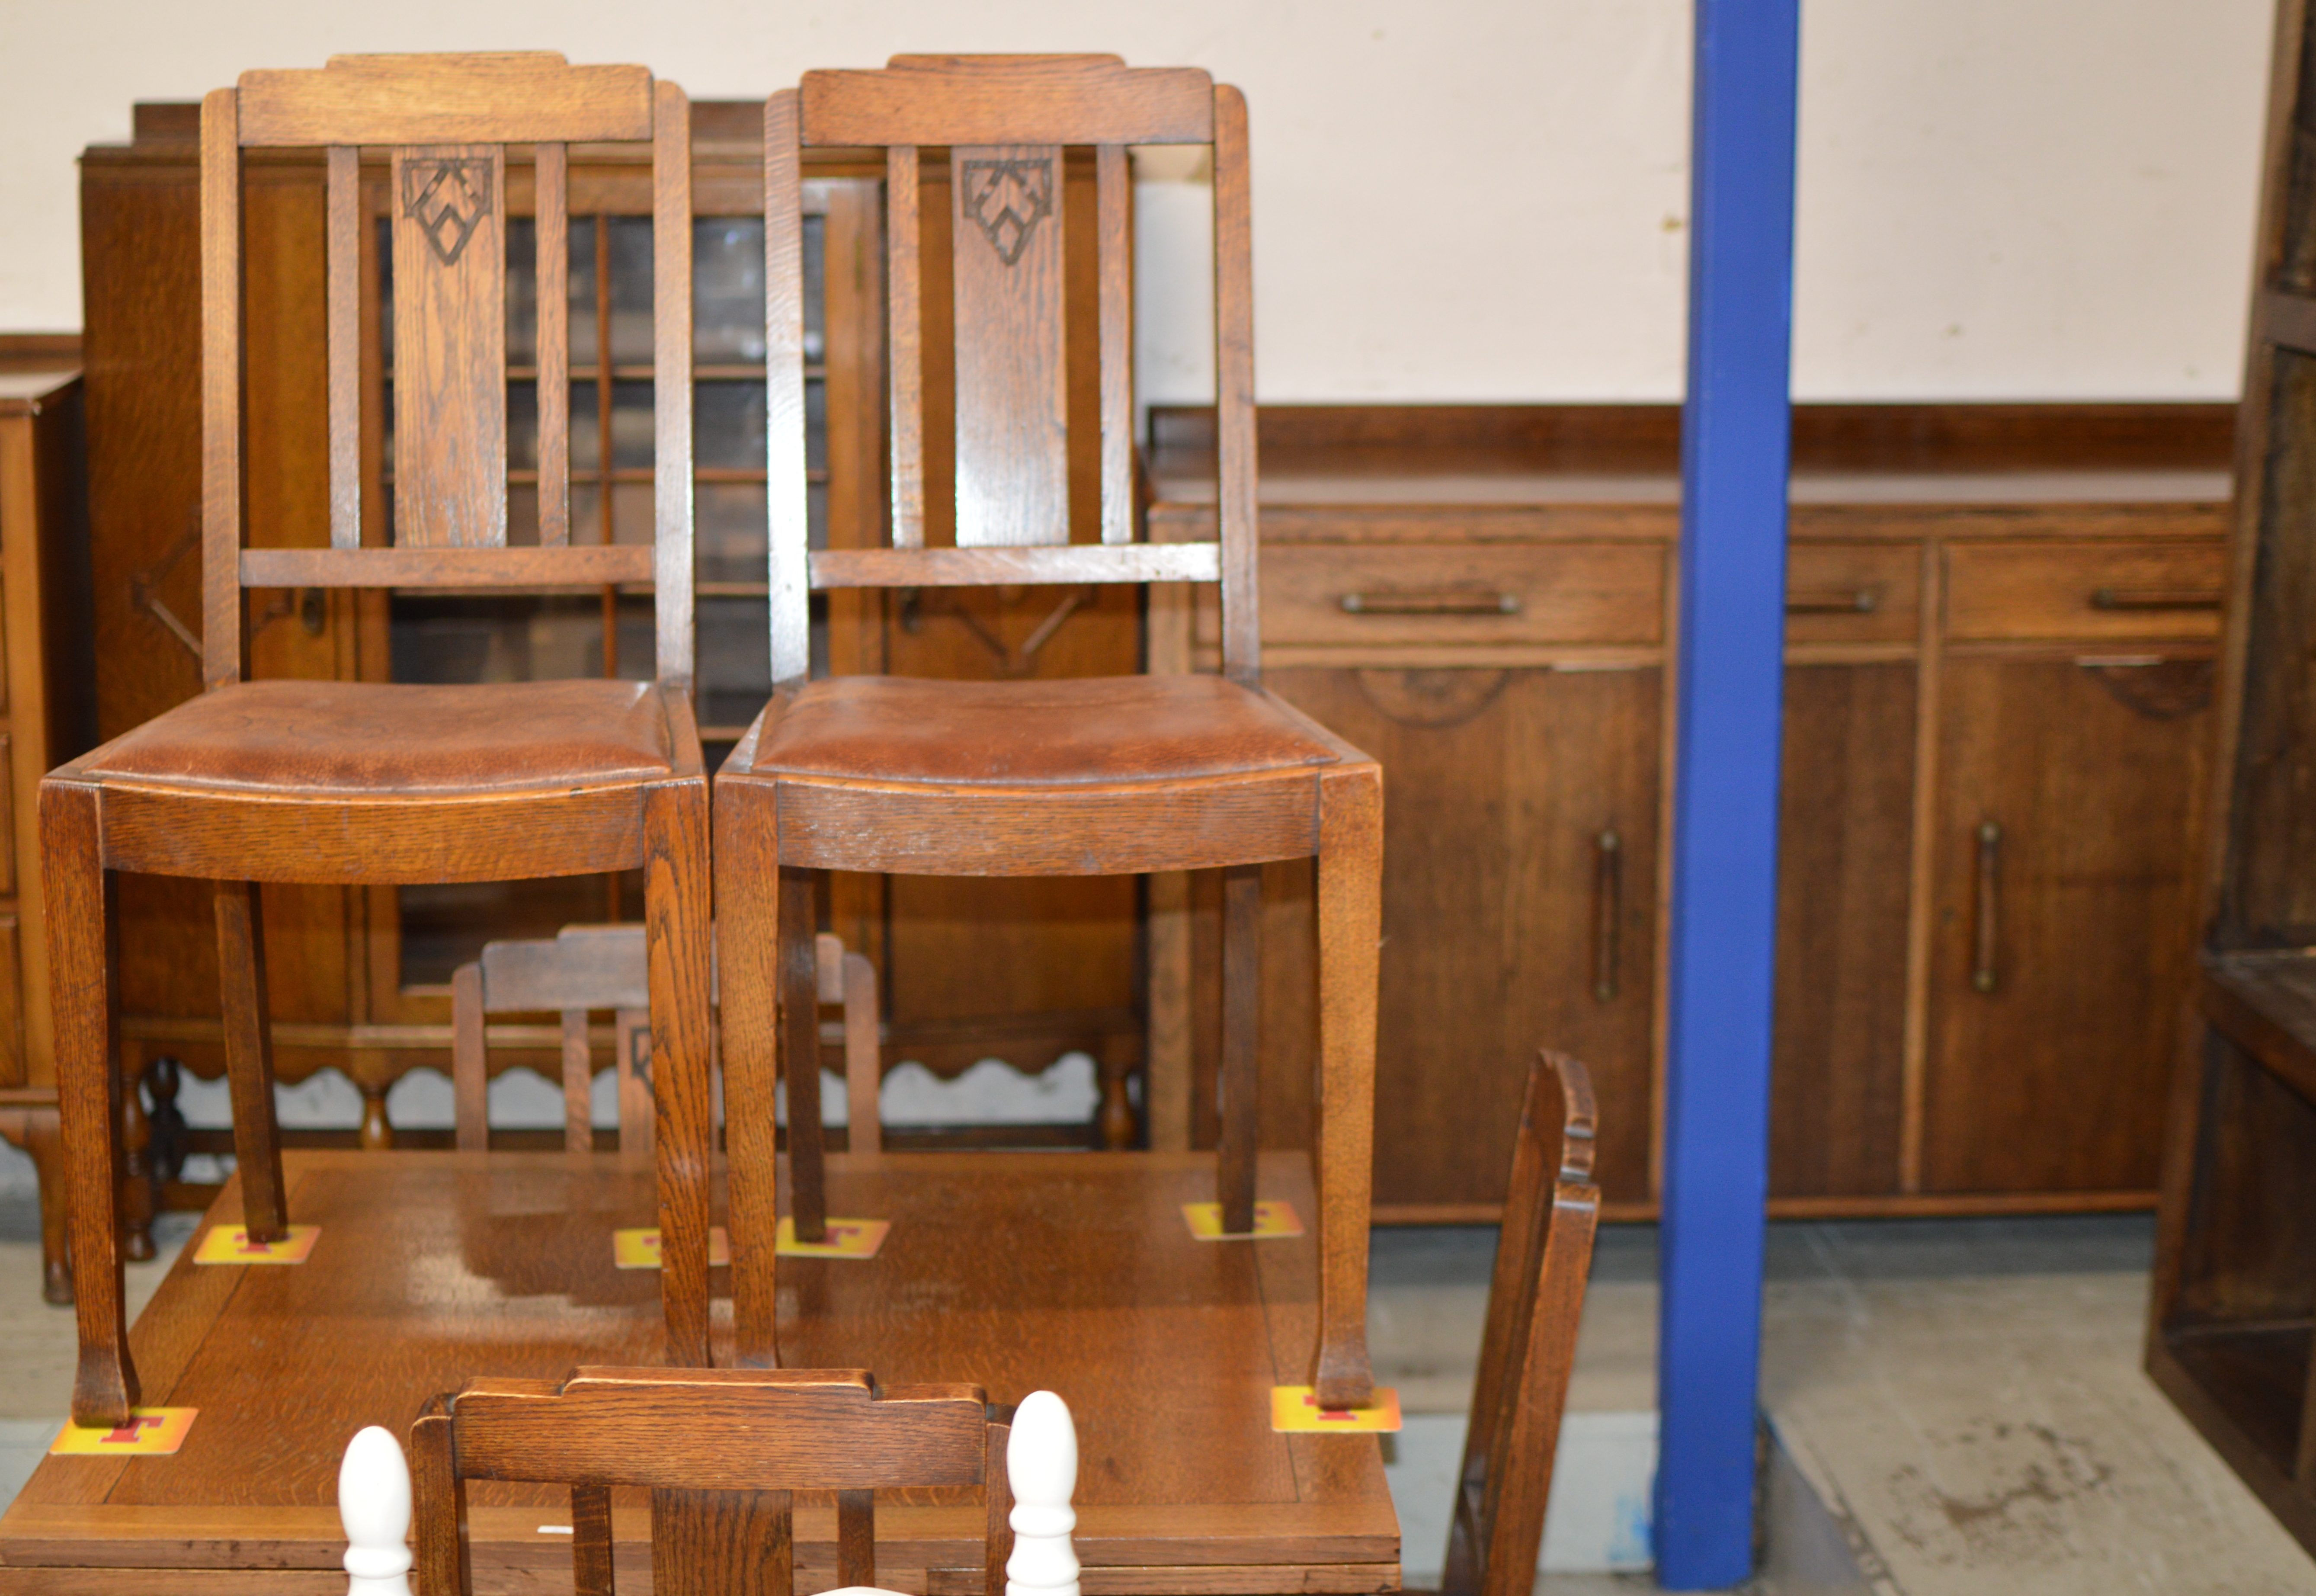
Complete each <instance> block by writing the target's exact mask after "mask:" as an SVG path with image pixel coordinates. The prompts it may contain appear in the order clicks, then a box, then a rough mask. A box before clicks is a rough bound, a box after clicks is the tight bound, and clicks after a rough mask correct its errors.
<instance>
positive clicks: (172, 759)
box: [87, 681, 672, 796]
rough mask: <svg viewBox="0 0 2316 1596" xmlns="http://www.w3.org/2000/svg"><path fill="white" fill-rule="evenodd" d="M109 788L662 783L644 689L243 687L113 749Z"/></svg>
mask: <svg viewBox="0 0 2316 1596" xmlns="http://www.w3.org/2000/svg"><path fill="white" fill-rule="evenodd" d="M87 768H88V769H89V770H90V771H92V773H94V774H95V775H97V776H99V777H101V778H103V779H108V780H110V779H116V778H128V779H129V780H149V781H159V782H165V783H168V784H169V785H171V786H192V787H230V788H246V789H263V790H270V791H308V792H332V793H343V794H346V795H348V796H352V795H353V794H356V793H362V792H384V793H397V792H428V793H443V792H488V791H494V790H499V789H509V788H527V787H556V786H561V785H563V784H565V783H566V782H567V783H572V784H575V785H578V784H589V783H595V782H601V781H607V780H621V779H634V778H649V777H653V776H659V775H665V774H666V773H667V772H668V771H670V770H671V769H672V761H671V759H670V756H669V749H668V731H667V717H666V715H665V713H664V711H663V709H661V707H660V703H659V694H658V690H657V689H656V687H655V685H654V684H653V683H651V682H610V681H578V682H503V683H499V682H494V683H486V684H484V685H479V686H417V685H405V684H401V683H389V682H238V683H236V684H235V685H234V686H231V687H225V688H220V689H218V691H215V692H205V693H203V694H201V696H200V697H199V698H197V699H195V700H192V702H190V703H185V704H180V705H178V706H177V707H176V708H175V709H172V710H170V711H169V712H168V713H167V714H165V715H163V716H161V717H159V718H157V719H154V720H149V721H147V722H146V723H145V724H144V725H143V726H140V727H138V728H137V729H136V730H135V731H133V732H130V733H129V734H128V735H127V736H122V737H120V738H117V739H115V740H114V741H113V742H112V743H111V745H108V746H106V747H104V748H102V749H100V750H99V751H98V752H97V753H95V754H94V755H93V756H92V759H91V762H90V765H89V766H88V767H87Z"/></svg>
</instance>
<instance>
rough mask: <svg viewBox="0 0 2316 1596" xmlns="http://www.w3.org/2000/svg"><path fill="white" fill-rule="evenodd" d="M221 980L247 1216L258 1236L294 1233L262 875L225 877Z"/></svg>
mask: <svg viewBox="0 0 2316 1596" xmlns="http://www.w3.org/2000/svg"><path fill="white" fill-rule="evenodd" d="M216 899H217V932H218V984H219V986H220V987H221V989H222V990H221V996H222V998H223V1000H224V1001H223V1006H222V1010H221V1012H222V1014H223V1016H224V1020H225V1069H226V1080H227V1083H228V1085H229V1086H230V1087H231V1090H232V1097H233V1153H234V1160H235V1163H236V1166H237V1168H236V1174H237V1176H238V1178H239V1180H240V1181H241V1222H242V1224H243V1225H244V1226H245V1227H246V1228H247V1230H248V1232H249V1239H250V1240H251V1241H253V1242H278V1241H281V1240H283V1239H284V1238H285V1237H287V1236H288V1235H289V1234H290V1214H289V1208H288V1205H287V1203H286V1201H285V1199H284V1197H283V1193H282V1190H281V1128H280V1126H279V1124H278V1123H277V1121H276V1116H275V1110H274V1104H273V1025H272V1014H271V1013H270V1012H268V1011H269V1005H268V1003H267V1001H266V992H265V917H264V913H263V903H262V900H261V899H260V898H259V896H258V888H257V884H256V883H255V882H254V881H220V882H218V884H217V892H216Z"/></svg>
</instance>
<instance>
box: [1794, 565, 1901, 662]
mask: <svg viewBox="0 0 2316 1596" xmlns="http://www.w3.org/2000/svg"><path fill="white" fill-rule="evenodd" d="M1921 595H1922V550H1921V546H1920V544H1918V543H1814V542H1795V544H1794V545H1793V546H1792V547H1791V548H1790V549H1789V550H1788V551H1787V553H1786V642H1788V643H1911V642H1912V641H1913V640H1914V637H1915V634H1916V633H1917V632H1919V631H1920V629H1921V616H1920V610H1921Z"/></svg>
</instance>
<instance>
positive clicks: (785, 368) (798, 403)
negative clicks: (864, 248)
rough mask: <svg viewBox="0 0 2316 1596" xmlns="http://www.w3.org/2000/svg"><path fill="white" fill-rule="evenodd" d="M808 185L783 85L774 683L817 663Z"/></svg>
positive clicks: (777, 116)
mask: <svg viewBox="0 0 2316 1596" xmlns="http://www.w3.org/2000/svg"><path fill="white" fill-rule="evenodd" d="M803 184H804V169H803V164H802V161H801V158H800V156H799V152H798V148H797V95H796V91H795V90H794V89H782V90H781V91H780V92H779V93H778V94H774V95H773V96H772V97H771V99H769V100H767V101H766V102H765V103H764V442H765V448H766V450H767V458H766V459H765V461H764V504H765V507H766V512H767V513H768V514H769V515H770V517H771V527H770V541H771V572H770V575H769V580H770V582H771V619H772V680H773V681H775V682H785V681H789V680H792V679H795V678H799V677H801V676H803V675H804V674H805V673H806V672H807V671H808V670H810V669H811V668H812V629H811V626H810V624H809V617H810V614H811V608H810V606H811V599H810V596H809V595H810V592H811V584H812V575H811V572H810V571H809V570H808V569H807V568H806V557H807V551H808V550H809V548H810V547H811V538H812V532H811V511H812V494H811V487H810V486H809V485H810V482H811V477H810V474H809V472H808V471H807V469H806V466H807V461H806V454H805V431H806V422H805V374H804V369H805V348H804V186H803Z"/></svg>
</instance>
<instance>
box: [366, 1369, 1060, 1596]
mask: <svg viewBox="0 0 2316 1596" xmlns="http://www.w3.org/2000/svg"><path fill="white" fill-rule="evenodd" d="M401 1466H402V1458H401V1456H400V1455H399V1453H398V1452H396V1451H395V1450H394V1449H393V1438H392V1437H391V1436H390V1435H389V1434H388V1433H387V1431H383V1430H371V1431H363V1432H361V1434H360V1435H357V1436H356V1437H355V1439H354V1441H353V1443H352V1446H350V1447H349V1448H348V1449H347V1455H346V1461H345V1464H344V1466H343V1468H342V1470H341V1473H340V1476H339V1513H340V1517H341V1520H342V1521H343V1523H344V1525H345V1528H346V1531H347V1535H348V1538H349V1540H350V1542H351V1543H352V1547H353V1548H354V1550H353V1551H352V1552H350V1553H349V1555H348V1558H347V1564H348V1568H349V1571H350V1572H352V1571H353V1565H354V1564H355V1562H356V1560H357V1559H356V1556H355V1553H357V1552H358V1553H361V1554H362V1556H361V1561H362V1562H363V1563H364V1564H365V1565H366V1566H373V1565H374V1566H376V1567H378V1568H379V1569H380V1570H381V1571H383V1572H386V1573H387V1577H391V1576H392V1574H394V1573H398V1572H399V1571H400V1570H401V1569H408V1568H409V1567H411V1565H412V1561H413V1559H412V1558H411V1556H410V1554H409V1552H407V1551H405V1549H404V1547H403V1531H404V1529H405V1527H406V1526H407V1525H408V1524H409V1521H410V1518H411V1515H412V1512H413V1510H414V1511H415V1515H416V1520H417V1537H416V1542H417V1544H416V1556H415V1559H414V1561H415V1565H416V1573H417V1575H418V1590H419V1593H420V1596H464V1593H465V1592H470V1591H472V1590H473V1589H474V1579H473V1571H472V1569H471V1568H470V1567H469V1566H468V1552H467V1547H468V1538H467V1533H466V1524H467V1486H468V1482H469V1481H473V1480H493V1481H498V1480H506V1481H522V1482H526V1483H533V1484H545V1485H568V1486H569V1487H570V1491H571V1522H570V1526H569V1528H570V1530H571V1535H572V1546H571V1553H572V1565H573V1573H574V1575H575V1585H576V1588H577V1589H578V1591H579V1592H582V1596H595V1593H598V1592H610V1590H611V1588H612V1562H613V1550H614V1548H613V1541H612V1534H611V1492H612V1490H613V1489H614V1488H616V1487H619V1486H629V1487H635V1486H640V1487H644V1488H646V1489H648V1490H649V1491H650V1493H651V1562H652V1588H653V1589H654V1590H655V1591H656V1592H661V1593H662V1596H693V1593H699V1596H708V1593H710V1592H713V1593H715V1596H733V1593H737V1592H764V1593H766V1596H788V1593H789V1592H791V1591H793V1590H794V1589H795V1579H796V1533H795V1516H794V1515H795V1493H797V1492H800V1491H806V1492H821V1493H834V1495H835V1499H836V1571H835V1573H836V1581H837V1583H838V1585H839V1586H841V1587H844V1588H848V1589H861V1588H874V1587H875V1584H876V1580H877V1532H876V1497H877V1492H878V1491H897V1490H911V1491H917V1492H922V1491H926V1490H938V1489H944V1488H946V1489H949V1490H958V1489H964V1490H971V1489H974V1488H975V1487H978V1488H979V1489H980V1491H981V1492H982V1493H983V1497H984V1524H985V1526H986V1528H985V1531H984V1563H983V1567H982V1570H981V1581H980V1583H981V1586H982V1590H983V1592H984V1596H1004V1592H1006V1591H1007V1590H1008V1588H1009V1582H1008V1574H1009V1568H1008V1565H1009V1563H1011V1565H1013V1568H1012V1573H1013V1574H1014V1577H1013V1579H1012V1581H1011V1589H1013V1590H1014V1591H1016V1592H1020V1593H1021V1596H1029V1592H1045V1593H1047V1596H1075V1591H1076V1585H1077V1559H1076V1556H1075V1554H1074V1552H1073V1550H1072V1547H1071V1544H1070V1531H1071V1529H1072V1527H1073V1522H1074V1519H1073V1513H1072V1511H1071V1507H1070V1502H1071V1497H1072V1494H1073V1491H1074V1488H1075V1485H1076V1478H1077V1437H1076V1432H1075V1431H1074V1430H1073V1427H1072V1424H1071V1421H1070V1413H1069V1409H1068V1407H1067V1406H1066V1405H1065V1404H1064V1403H1063V1402H1062V1400H1061V1399H1060V1398H1059V1397H1058V1396H1056V1395H1054V1394H1053V1393H1052V1392H1049V1391H1039V1392H1033V1393H1032V1394H1031V1395H1029V1396H1028V1397H1027V1398H1026V1399H1024V1400H1023V1402H1022V1403H1021V1404H1020V1408H1019V1410H1018V1411H1017V1410H1013V1409H1006V1408H993V1407H991V1406H990V1405H989V1404H988V1402H987V1401H986V1400H985V1399H984V1395H983V1394H982V1391H981V1388H980V1387H979V1386H966V1385H940V1386H883V1387H879V1386H877V1383H876V1381H875V1379H874V1378H873V1377H871V1376H870V1375H868V1374H866V1373H864V1372H862V1371H860V1370H857V1369H826V1370H815V1369H575V1370H574V1371H573V1372H572V1373H571V1375H570V1376H569V1377H568V1378H566V1379H564V1380H562V1381H560V1382H557V1381H554V1380H518V1379H487V1378H486V1379H475V1380H470V1381H468V1383H467V1385H466V1386H465V1387H464V1388H463V1389H461V1390H459V1392H457V1393H456V1394H455V1395H445V1396H441V1397H437V1398H436V1399H435V1400H434V1401H433V1402H432V1404H429V1406H428V1409H427V1411H426V1413H423V1414H422V1415H421V1416H420V1418H419V1419H418V1422H416V1423H415V1424H414V1425H413V1426H412V1427H411V1431H410V1454H409V1471H408V1473H407V1474H402V1473H400V1472H399V1471H400V1468H401ZM397 1554H398V1556H397ZM397 1564H398V1565H399V1567H398V1568H395V1567H393V1566H392V1565H397ZM1025 1576H1026V1577H1025Z"/></svg>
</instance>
